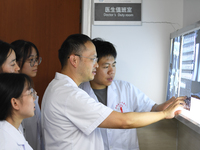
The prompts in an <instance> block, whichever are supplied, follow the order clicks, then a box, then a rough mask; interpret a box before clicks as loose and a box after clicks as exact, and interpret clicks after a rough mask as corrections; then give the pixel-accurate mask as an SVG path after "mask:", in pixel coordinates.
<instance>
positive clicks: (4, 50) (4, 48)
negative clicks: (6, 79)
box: [0, 41, 14, 73]
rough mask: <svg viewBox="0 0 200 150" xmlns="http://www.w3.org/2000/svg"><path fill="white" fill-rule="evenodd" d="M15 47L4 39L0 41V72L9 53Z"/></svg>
mask: <svg viewBox="0 0 200 150" xmlns="http://www.w3.org/2000/svg"><path fill="white" fill-rule="evenodd" d="M12 50H14V47H13V46H12V45H11V44H9V43H7V42H4V41H0V73H1V72H2V65H3V63H4V62H5V61H6V59H7V58H8V55H9V54H11V52H12Z"/></svg>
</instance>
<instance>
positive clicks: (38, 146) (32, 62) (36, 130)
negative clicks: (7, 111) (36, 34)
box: [11, 40, 44, 150]
mask: <svg viewBox="0 0 200 150" xmlns="http://www.w3.org/2000/svg"><path fill="white" fill-rule="evenodd" d="M11 45H13V46H14V50H15V53H16V61H17V63H18V65H19V67H20V71H19V72H20V73H24V74H26V75H28V76H29V77H31V78H33V77H36V75H37V71H38V65H39V64H40V63H41V61H42V58H41V57H39V51H38V49H37V47H36V46H35V44H33V43H32V42H29V41H24V40H16V41H14V42H12V43H11ZM38 99H39V97H38V96H37V98H36V100H35V115H34V116H33V117H31V118H27V119H24V120H23V122H22V127H23V133H24V136H25V138H26V140H27V141H28V143H29V144H30V145H31V147H32V148H33V149H34V150H43V149H44V146H43V141H42V133H41V111H40V107H39V104H38Z"/></svg>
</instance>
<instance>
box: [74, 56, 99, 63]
mask: <svg viewBox="0 0 200 150" xmlns="http://www.w3.org/2000/svg"><path fill="white" fill-rule="evenodd" d="M74 55H75V56H79V57H83V58H87V59H90V60H92V61H93V64H95V63H96V62H97V61H98V58H97V57H95V58H90V57H84V56H81V55H78V54H74Z"/></svg>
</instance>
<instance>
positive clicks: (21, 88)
mask: <svg viewBox="0 0 200 150" xmlns="http://www.w3.org/2000/svg"><path fill="white" fill-rule="evenodd" d="M36 96H37V95H36V92H35V91H34V90H33V89H32V80H31V78H30V77H28V76H27V75H25V74H16V73H1V74H0V99H1V105H0V110H1V111H0V150H32V148H31V146H30V145H29V144H28V142H27V141H26V140H25V138H24V136H23V134H22V132H21V131H20V130H19V126H20V124H21V122H22V120H23V119H24V118H28V117H32V116H34V109H35V104H34V101H35V99H36Z"/></svg>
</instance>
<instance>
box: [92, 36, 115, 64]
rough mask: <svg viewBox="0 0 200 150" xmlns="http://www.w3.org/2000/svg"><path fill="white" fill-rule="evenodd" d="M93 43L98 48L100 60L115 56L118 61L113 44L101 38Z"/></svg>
mask: <svg viewBox="0 0 200 150" xmlns="http://www.w3.org/2000/svg"><path fill="white" fill-rule="evenodd" d="M92 42H93V44H94V45H95V47H96V51H97V57H98V60H100V59H101V58H102V57H105V56H113V57H114V59H116V57H117V51H116V49H115V47H114V45H113V44H112V43H110V42H108V41H105V40H103V39H101V38H95V39H93V40H92Z"/></svg>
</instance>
